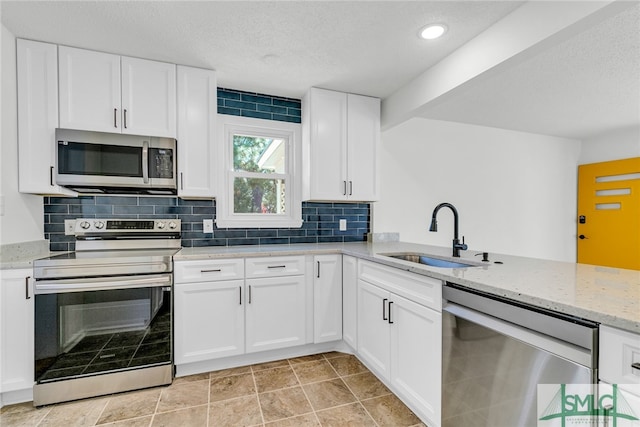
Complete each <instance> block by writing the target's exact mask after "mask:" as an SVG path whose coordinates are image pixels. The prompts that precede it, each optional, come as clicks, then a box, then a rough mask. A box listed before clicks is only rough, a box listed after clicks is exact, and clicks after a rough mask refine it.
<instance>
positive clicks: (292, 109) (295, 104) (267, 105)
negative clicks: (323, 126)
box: [218, 88, 302, 123]
mask: <svg viewBox="0 0 640 427" xmlns="http://www.w3.org/2000/svg"><path fill="white" fill-rule="evenodd" d="M300 105H301V104H300V100H299V99H291V98H282V97H277V96H271V95H263V94H259V93H252V92H243V91H240V90H235V89H224V88H218V113H219V114H228V115H231V116H244V117H253V118H255V119H266V120H276V121H280V122H291V123H300V122H301V120H302V110H301V107H300Z"/></svg>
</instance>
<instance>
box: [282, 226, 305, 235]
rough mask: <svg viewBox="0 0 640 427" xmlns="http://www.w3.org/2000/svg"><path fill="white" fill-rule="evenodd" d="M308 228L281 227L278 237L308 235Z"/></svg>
mask: <svg viewBox="0 0 640 427" xmlns="http://www.w3.org/2000/svg"><path fill="white" fill-rule="evenodd" d="M306 235H307V232H306V230H301V229H299V228H295V229H291V228H289V229H280V230H278V237H301V236H306Z"/></svg>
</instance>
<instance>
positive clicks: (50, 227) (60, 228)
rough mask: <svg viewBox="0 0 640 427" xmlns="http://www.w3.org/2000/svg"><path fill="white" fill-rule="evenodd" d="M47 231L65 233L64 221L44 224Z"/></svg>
mask: <svg viewBox="0 0 640 427" xmlns="http://www.w3.org/2000/svg"><path fill="white" fill-rule="evenodd" d="M44 232H45V233H64V223H57V224H51V223H47V224H45V225H44Z"/></svg>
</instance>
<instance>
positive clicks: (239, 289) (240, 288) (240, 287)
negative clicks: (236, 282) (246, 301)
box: [238, 286, 242, 305]
mask: <svg viewBox="0 0 640 427" xmlns="http://www.w3.org/2000/svg"><path fill="white" fill-rule="evenodd" d="M238 291H240V305H242V286H238Z"/></svg>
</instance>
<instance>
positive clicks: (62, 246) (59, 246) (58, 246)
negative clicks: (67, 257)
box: [49, 242, 76, 252]
mask: <svg viewBox="0 0 640 427" xmlns="http://www.w3.org/2000/svg"><path fill="white" fill-rule="evenodd" d="M75 247H76V245H75V243H74V244H68V243H54V242H52V243H49V250H50V251H54V252H55V251H73V250H75Z"/></svg>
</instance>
